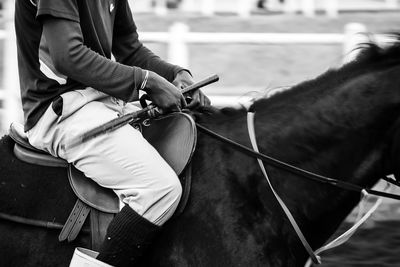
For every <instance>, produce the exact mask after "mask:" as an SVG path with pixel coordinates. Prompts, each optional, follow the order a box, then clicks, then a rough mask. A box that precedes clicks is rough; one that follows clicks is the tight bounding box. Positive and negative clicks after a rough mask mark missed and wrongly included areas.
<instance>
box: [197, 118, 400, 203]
mask: <svg viewBox="0 0 400 267" xmlns="http://www.w3.org/2000/svg"><path fill="white" fill-rule="evenodd" d="M196 126H197V128H198V129H199V130H200V131H201V132H202V133H205V134H207V135H209V136H211V137H213V138H215V139H217V140H220V141H221V142H223V143H225V144H228V145H230V146H232V147H234V148H235V149H237V150H238V151H241V152H242V153H244V154H246V155H248V156H251V157H254V158H257V159H260V160H262V161H264V162H266V163H267V164H269V165H272V166H274V167H277V168H280V169H283V170H285V171H288V172H291V173H293V174H297V175H300V176H303V177H305V178H307V179H309V180H312V181H317V182H320V183H323V184H330V185H333V186H336V187H339V188H343V189H346V190H349V191H354V192H358V193H362V192H363V191H365V192H367V193H368V194H371V195H374V196H380V197H385V198H390V199H396V200H400V195H396V194H391V193H386V192H383V191H377V190H373V189H369V188H363V187H361V186H359V185H356V184H353V183H349V182H344V181H341V180H338V179H334V178H330V177H327V176H323V175H320V174H316V173H313V172H310V171H307V170H304V169H301V168H299V167H296V166H294V165H291V164H289V163H286V162H283V161H280V160H278V159H276V158H273V157H270V156H267V155H265V154H263V153H260V152H257V151H254V150H253V149H251V148H248V147H247V146H244V145H242V144H239V143H237V142H235V141H233V140H231V139H229V138H226V137H224V136H222V135H220V134H218V133H216V132H214V131H212V130H210V129H208V128H206V127H204V126H203V125H201V124H199V123H196ZM382 179H384V180H388V181H389V182H391V183H393V179H390V178H387V177H384V178H382Z"/></svg>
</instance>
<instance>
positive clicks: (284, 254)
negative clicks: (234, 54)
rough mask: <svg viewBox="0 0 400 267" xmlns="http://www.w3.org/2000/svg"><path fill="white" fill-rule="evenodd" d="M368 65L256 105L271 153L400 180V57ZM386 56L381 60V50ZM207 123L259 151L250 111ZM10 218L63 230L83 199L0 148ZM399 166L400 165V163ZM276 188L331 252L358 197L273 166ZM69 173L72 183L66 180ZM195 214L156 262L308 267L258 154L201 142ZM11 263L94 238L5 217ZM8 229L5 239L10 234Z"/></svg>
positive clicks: (4, 249) (370, 60)
mask: <svg viewBox="0 0 400 267" xmlns="http://www.w3.org/2000/svg"><path fill="white" fill-rule="evenodd" d="M369 51H370V54H365V55H363V56H361V57H360V58H359V60H358V61H357V62H353V63H350V64H348V65H346V66H344V67H342V68H341V69H339V70H334V71H329V72H328V73H326V74H324V75H322V76H321V77H319V78H317V79H314V80H311V81H308V82H305V83H302V84H300V85H298V86H296V87H294V88H293V89H291V90H289V91H286V92H282V93H280V94H277V95H275V96H273V97H271V98H269V99H261V100H258V101H256V102H255V103H254V105H253V109H254V111H255V113H256V115H255V118H256V121H255V122H256V132H257V139H258V143H259V146H260V150H261V151H262V152H264V153H266V154H268V155H270V156H273V157H276V158H278V159H280V160H282V161H285V162H288V163H290V164H293V165H295V166H297V167H300V168H304V169H306V170H309V171H313V172H315V173H318V174H321V175H326V176H329V177H334V178H338V179H343V180H347V181H349V182H353V183H357V184H359V185H361V186H372V185H373V184H374V183H375V182H376V181H377V179H378V178H380V177H381V176H383V175H385V174H390V173H396V172H398V170H397V169H396V166H397V165H395V161H394V159H393V158H395V157H396V156H398V150H399V149H400V148H399V146H398V142H397V139H396V138H395V137H396V136H398V135H399V134H398V133H397V126H399V121H398V118H399V115H400V78H399V77H398V76H399V75H398V73H399V72H400V64H399V63H400V51H399V48H398V47H394V48H392V49H389V50H385V51H384V52H382V53H381V54H379V53H378V52H376V51H379V50H378V48H376V47H373V48H371V49H370V50H369ZM377 53H378V54H377ZM199 119H200V122H201V123H202V124H204V125H206V126H207V127H209V128H211V129H213V130H215V131H216V132H218V133H220V134H222V135H224V136H226V137H229V138H231V139H233V140H235V141H237V142H239V143H242V144H245V145H248V146H249V140H248V135H247V129H246V127H245V125H246V112H245V111H244V110H231V109H223V110H221V111H218V112H215V113H213V114H211V115H200V118H199ZM0 150H1V151H0V153H1V155H2V157H1V159H0V173H1V181H0V203H2V207H0V208H1V210H0V211H1V212H8V213H11V214H16V215H21V216H25V217H28V218H38V219H41V220H48V221H57V222H64V221H65V220H66V218H67V216H68V212H69V211H70V209H71V208H72V206H73V202H74V197H73V194H72V192H71V190H70V189H69V187H68V182H67V179H66V178H65V174H64V170H63V169H59V168H43V167H39V166H32V165H29V164H25V163H22V162H19V161H18V160H17V159H15V158H14V157H13V156H12V142H11V140H10V139H9V138H8V137H4V138H3V139H2V143H1V144H0ZM397 168H398V167H397ZM267 170H268V173H269V175H270V177H271V180H272V183H273V186H274V187H275V189H276V191H277V192H278V193H279V195H280V196H281V197H282V199H283V200H284V201H285V203H286V204H287V206H288V207H289V209H290V210H291V212H292V214H293V216H294V217H295V218H296V221H297V222H298V224H299V226H300V227H301V229H302V231H303V233H304V234H305V236H306V237H307V239H308V241H309V242H310V244H311V245H312V247H313V248H317V247H318V246H320V245H322V244H323V243H324V242H325V241H326V240H327V239H328V238H329V236H330V235H331V234H333V232H334V231H335V229H336V228H337V227H338V226H339V224H340V223H341V221H342V220H343V219H344V218H345V216H346V215H347V214H348V213H349V212H350V211H351V209H352V208H353V207H354V206H355V205H356V203H357V200H358V199H359V195H358V194H355V193H350V192H346V191H343V190H342V189H337V188H334V187H332V186H330V185H323V184H319V183H317V182H314V181H309V180H306V179H304V178H302V177H299V176H296V175H294V174H291V173H289V172H286V171H283V170H281V169H279V168H276V167H272V166H267ZM63 176H64V177H63ZM192 179H193V180H192V181H193V184H192V192H191V197H190V200H189V203H188V206H187V207H186V210H185V212H184V213H183V214H182V215H181V216H180V217H177V218H173V219H172V220H171V221H169V222H168V223H167V224H166V225H165V227H164V231H163V233H162V235H161V236H160V238H159V239H158V240H157V242H156V244H155V246H154V247H153V248H152V250H151V251H149V253H148V255H147V257H146V258H145V262H144V265H145V266H219V265H222V266H301V265H303V264H304V263H305V261H306V259H307V254H306V252H305V250H304V248H303V247H302V245H301V243H300V241H299V239H298V237H297V236H296V235H295V233H294V231H293V229H292V227H291V226H290V224H288V220H287V219H286V217H285V216H284V214H283V212H282V210H281V209H280V207H279V206H278V204H277V202H276V200H275V198H274V197H273V195H272V194H271V191H270V189H269V188H268V187H267V183H266V181H265V179H264V177H263V176H262V174H261V171H260V170H259V168H258V166H257V162H256V160H255V159H254V158H251V157H249V156H246V155H244V154H242V153H240V152H238V151H236V150H234V149H233V148H231V147H229V146H226V145H225V144H223V143H221V142H220V141H217V140H214V139H211V138H210V137H208V136H205V135H204V134H199V137H198V148H197V150H196V152H195V154H194V157H193V178H192ZM0 232H1V233H2V234H1V235H0V238H1V240H0V251H1V252H0V253H1V256H0V258H1V259H2V260H4V261H5V264H4V265H5V266H36V265H37V264H35V263H37V262H40V263H41V264H40V265H41V266H57V265H59V266H65V264H66V263H67V262H68V260H69V259H70V257H71V255H72V249H73V247H74V246H87V242H88V240H87V237H86V236H84V235H83V234H82V235H80V237H79V239H78V240H77V241H75V242H73V243H72V244H69V245H67V244H60V243H58V241H57V238H56V236H57V234H58V232H57V231H54V230H47V231H46V230H44V229H36V228H34V227H27V226H22V225H17V224H12V223H10V222H5V221H0ZM3 233H4V234H3Z"/></svg>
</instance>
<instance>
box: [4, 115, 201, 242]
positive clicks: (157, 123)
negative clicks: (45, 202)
mask: <svg viewBox="0 0 400 267" xmlns="http://www.w3.org/2000/svg"><path fill="white" fill-rule="evenodd" d="M132 126H133V127H135V128H136V129H139V130H141V132H142V134H143V136H144V138H146V139H147V141H148V142H149V143H150V144H152V145H153V146H154V147H155V148H156V149H157V151H158V152H159V153H160V155H161V156H162V157H163V158H164V159H165V161H166V162H167V163H168V164H169V165H170V166H171V167H172V168H173V169H174V171H175V172H176V173H177V175H180V179H181V183H182V187H183V196H182V198H181V203H180V205H179V206H180V207H178V209H177V211H180V212H182V211H183V208H184V207H185V205H186V202H187V200H188V197H189V192H190V184H191V179H190V167H189V166H188V163H189V162H190V159H191V157H192V155H193V153H194V149H195V146H196V140H197V133H196V125H195V122H194V121H193V119H192V117H191V116H190V115H188V114H186V113H171V114H168V115H165V116H162V117H159V118H155V119H148V120H145V121H141V122H138V123H135V124H134V125H132ZM9 135H10V137H11V138H12V139H13V140H14V141H15V145H14V154H15V156H16V157H17V158H18V159H20V160H22V161H24V162H27V163H30V164H36V165H42V166H48V167H62V168H67V171H68V179H69V182H70V185H71V187H72V189H73V191H74V193H75V194H76V196H77V197H78V201H79V200H81V201H82V202H83V203H84V204H86V205H87V206H89V207H90V208H92V210H93V209H94V210H95V211H96V212H97V213H99V212H103V213H107V214H115V213H117V212H119V206H120V203H119V199H118V197H117V196H116V194H115V193H114V192H113V191H112V190H111V189H107V188H104V187H101V186H99V185H98V184H97V183H95V182H94V181H93V180H92V179H88V178H87V177H85V175H84V174H83V173H82V172H80V171H79V170H78V169H76V168H75V167H74V166H73V165H72V164H69V163H68V162H67V161H65V160H64V159H61V158H56V157H53V156H52V155H50V154H48V153H47V152H45V151H42V150H39V149H37V148H35V147H33V146H32V145H31V144H30V143H29V141H28V137H27V135H26V133H25V132H24V127H23V125H21V124H20V123H16V122H13V123H12V124H11V126H10V129H9ZM184 170H185V172H184ZM84 204H82V203H80V202H79V203H78V202H77V204H76V205H75V207H74V209H73V211H77V210H79V213H80V212H82V213H85V214H84V215H82V216H84V217H85V218H86V216H87V215H88V214H89V212H90V209H89V208H87V207H86V206H85V205H84ZM73 213H74V212H72V213H71V215H70V216H73ZM75 213H76V212H75ZM94 213H95V212H92V214H94ZM91 218H92V216H91ZM70 219H73V220H75V219H76V218H69V219H68V221H69V220H70ZM92 219H93V218H92ZM96 220H97V221H98V222H97V223H99V219H96ZM82 224H83V222H82ZM80 227H81V225H80ZM79 230H80V228H79ZM79 230H77V231H75V233H74V235H73V236H72V237H70V236H69V237H68V240H69V241H72V240H73V239H74V238H75V237H76V235H77V232H79ZM92 230H93V228H92ZM60 240H61V239H60Z"/></svg>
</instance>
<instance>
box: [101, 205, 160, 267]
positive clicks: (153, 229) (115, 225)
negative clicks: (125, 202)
mask: <svg viewBox="0 0 400 267" xmlns="http://www.w3.org/2000/svg"><path fill="white" fill-rule="evenodd" d="M159 230H160V227H159V226H157V225H155V224H153V223H151V222H149V221H148V220H146V219H145V218H143V217H142V216H140V215H139V214H137V213H136V212H135V211H134V210H133V209H131V208H130V207H129V206H125V207H124V208H123V209H122V210H121V211H120V212H119V213H118V214H117V216H115V218H114V219H113V220H112V221H111V223H110V225H109V226H108V229H107V234H106V237H105V240H104V242H103V244H102V245H101V248H100V254H99V256H97V259H98V260H100V261H102V262H105V263H108V264H110V265H113V266H116V267H123V266H133V264H134V263H137V262H138V261H139V260H140V259H141V257H142V255H143V254H144V253H145V251H146V249H147V248H148V247H149V246H150V245H151V243H152V242H153V240H154V238H155V237H156V235H157V233H158V232H159Z"/></svg>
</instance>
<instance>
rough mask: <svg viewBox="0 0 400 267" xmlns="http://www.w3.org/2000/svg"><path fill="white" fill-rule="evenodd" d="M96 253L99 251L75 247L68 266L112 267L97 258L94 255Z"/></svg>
mask: <svg viewBox="0 0 400 267" xmlns="http://www.w3.org/2000/svg"><path fill="white" fill-rule="evenodd" d="M98 255H99V253H98V252H96V251H93V250H90V249H86V248H80V247H77V248H75V251H74V255H73V256H72V259H71V263H70V264H69V267H82V266H85V267H112V266H111V265H109V264H107V263H104V262H102V261H99V260H97V259H96V257H97V256H98Z"/></svg>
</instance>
